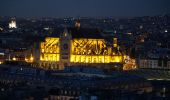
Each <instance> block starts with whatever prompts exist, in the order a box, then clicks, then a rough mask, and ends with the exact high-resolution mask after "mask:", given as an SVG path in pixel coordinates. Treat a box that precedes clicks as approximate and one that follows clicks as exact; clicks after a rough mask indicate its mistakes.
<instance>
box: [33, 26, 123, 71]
mask: <svg viewBox="0 0 170 100" xmlns="http://www.w3.org/2000/svg"><path fill="white" fill-rule="evenodd" d="M119 48H120V47H119V46H118V43H117V38H116V37H111V41H110V42H108V40H107V39H105V38H103V37H102V36H101V34H100V32H99V31H94V30H88V29H65V30H64V32H63V33H61V34H60V36H58V37H46V38H45V40H44V41H43V42H40V43H39V46H38V49H36V51H35V52H34V53H33V54H34V58H35V59H34V62H35V63H37V65H38V66H39V67H41V68H44V69H55V70H63V69H64V68H65V67H66V66H67V67H69V66H70V67H71V66H88V67H90V66H92V67H97V68H102V69H123V68H122V67H123V63H124V59H125V56H124V55H123V53H122V52H120V50H119Z"/></svg>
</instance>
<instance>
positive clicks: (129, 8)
mask: <svg viewBox="0 0 170 100" xmlns="http://www.w3.org/2000/svg"><path fill="white" fill-rule="evenodd" d="M166 13H170V0H0V16H17V17H68V16H72V17H88V16H90V17H93V16H95V17H97V16H113V17H127V16H145V15H149V16H153V15H162V14H166Z"/></svg>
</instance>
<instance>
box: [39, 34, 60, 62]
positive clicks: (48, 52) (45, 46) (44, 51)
mask: <svg viewBox="0 0 170 100" xmlns="http://www.w3.org/2000/svg"><path fill="white" fill-rule="evenodd" d="M40 49H41V54H40V60H41V61H59V57H60V51H59V50H60V47H59V38H54V37H47V38H45V42H41V46H40Z"/></svg>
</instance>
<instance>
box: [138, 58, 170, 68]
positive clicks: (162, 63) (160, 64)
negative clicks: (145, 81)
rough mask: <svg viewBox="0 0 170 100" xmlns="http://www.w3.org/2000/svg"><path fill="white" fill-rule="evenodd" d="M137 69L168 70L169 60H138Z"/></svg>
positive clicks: (169, 66)
mask: <svg viewBox="0 0 170 100" xmlns="http://www.w3.org/2000/svg"><path fill="white" fill-rule="evenodd" d="M139 68H150V69H170V59H167V58H145V59H139Z"/></svg>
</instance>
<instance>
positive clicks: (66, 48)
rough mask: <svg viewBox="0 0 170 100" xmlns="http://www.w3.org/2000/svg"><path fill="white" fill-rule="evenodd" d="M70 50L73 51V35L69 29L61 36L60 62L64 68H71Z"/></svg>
mask: <svg viewBox="0 0 170 100" xmlns="http://www.w3.org/2000/svg"><path fill="white" fill-rule="evenodd" d="M70 49H71V35H70V34H69V33H68V30H67V28H65V29H64V32H63V33H61V35H60V61H61V65H60V66H63V68H64V67H65V66H69V62H70Z"/></svg>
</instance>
